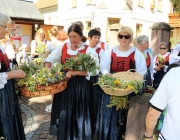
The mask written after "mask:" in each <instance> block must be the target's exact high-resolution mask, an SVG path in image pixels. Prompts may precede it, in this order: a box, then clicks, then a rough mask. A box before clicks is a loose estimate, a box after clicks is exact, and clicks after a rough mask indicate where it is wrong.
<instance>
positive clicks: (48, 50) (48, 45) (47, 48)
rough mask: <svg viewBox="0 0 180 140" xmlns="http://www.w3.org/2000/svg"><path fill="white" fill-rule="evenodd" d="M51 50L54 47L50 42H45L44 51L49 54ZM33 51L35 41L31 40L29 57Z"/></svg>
mask: <svg viewBox="0 0 180 140" xmlns="http://www.w3.org/2000/svg"><path fill="white" fill-rule="evenodd" d="M52 50H54V46H53V44H52V43H51V42H50V41H48V40H47V42H46V51H47V52H51V51H52ZM35 51H36V41H35V40H32V41H31V56H32V53H34V52H35Z"/></svg>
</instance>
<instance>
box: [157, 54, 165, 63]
mask: <svg viewBox="0 0 180 140" xmlns="http://www.w3.org/2000/svg"><path fill="white" fill-rule="evenodd" d="M158 64H159V65H164V57H163V56H161V55H158Z"/></svg>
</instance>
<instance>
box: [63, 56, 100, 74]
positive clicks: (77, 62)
mask: <svg viewBox="0 0 180 140" xmlns="http://www.w3.org/2000/svg"><path fill="white" fill-rule="evenodd" d="M63 70H64V71H69V70H74V71H84V70H86V71H88V72H92V73H94V74H95V73H96V70H99V66H98V65H97V62H96V60H95V59H94V58H92V57H91V55H89V54H80V53H79V54H77V56H76V57H71V58H69V59H68V60H66V62H65V64H64V65H63Z"/></svg>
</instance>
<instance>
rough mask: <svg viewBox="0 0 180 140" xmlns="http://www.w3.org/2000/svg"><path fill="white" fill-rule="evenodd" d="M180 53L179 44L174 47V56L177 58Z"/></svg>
mask: <svg viewBox="0 0 180 140" xmlns="http://www.w3.org/2000/svg"><path fill="white" fill-rule="evenodd" d="M179 52H180V43H178V44H177V45H176V46H175V47H174V49H173V52H172V54H173V55H175V56H177V55H178V54H179Z"/></svg>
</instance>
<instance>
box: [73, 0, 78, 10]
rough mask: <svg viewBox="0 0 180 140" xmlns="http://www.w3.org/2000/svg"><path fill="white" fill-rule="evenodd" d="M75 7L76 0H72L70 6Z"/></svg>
mask: <svg viewBox="0 0 180 140" xmlns="http://www.w3.org/2000/svg"><path fill="white" fill-rule="evenodd" d="M76 7H77V0H72V8H76Z"/></svg>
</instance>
